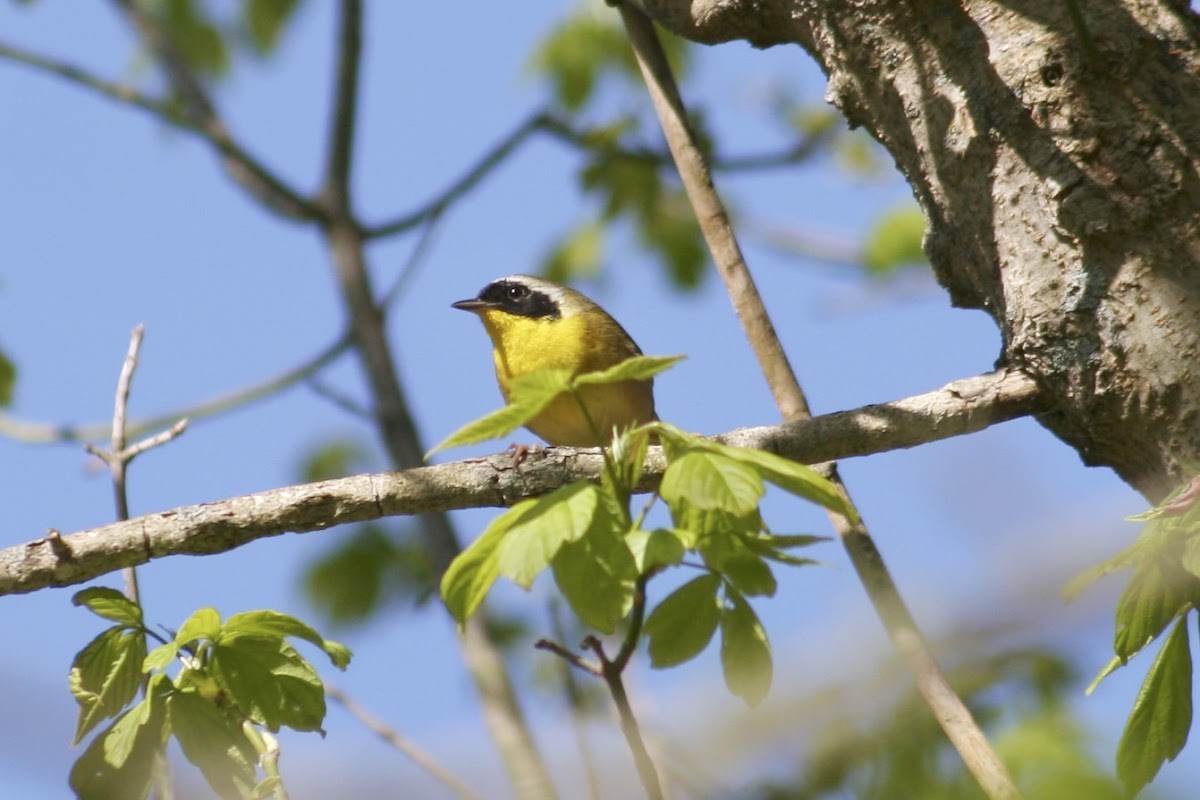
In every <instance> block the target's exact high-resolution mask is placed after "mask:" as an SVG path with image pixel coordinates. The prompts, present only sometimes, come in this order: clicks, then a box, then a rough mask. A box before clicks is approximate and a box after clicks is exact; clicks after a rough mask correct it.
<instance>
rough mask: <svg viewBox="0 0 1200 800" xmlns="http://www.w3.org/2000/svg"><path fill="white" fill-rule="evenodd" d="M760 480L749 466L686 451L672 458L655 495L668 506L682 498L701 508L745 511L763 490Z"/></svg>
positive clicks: (753, 503) (759, 497) (719, 456)
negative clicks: (658, 495) (660, 497)
mask: <svg viewBox="0 0 1200 800" xmlns="http://www.w3.org/2000/svg"><path fill="white" fill-rule="evenodd" d="M764 491H765V490H764V487H763V482H762V479H761V478H760V477H759V476H758V473H757V472H755V471H754V470H753V469H751V468H750V467H748V466H746V465H745V464H743V463H740V462H738V461H734V460H733V459H732V458H728V457H726V456H723V455H720V454H718V453H706V452H702V451H700V450H690V451H688V452H686V453H684V454H683V455H682V456H680V457H679V458H676V459H673V460H672V461H671V463H670V465H669V466H668V467H667V471H666V473H665V474H664V475H663V479H662V484H661V486H660V487H659V494H660V495H662V498H663V499H664V500H666V501H667V503H668V504H670V505H671V506H672V507H675V506H676V505H677V504H679V503H680V502H683V501H686V502H687V503H688V504H689V505H691V506H694V507H695V508H698V509H701V510H703V511H725V512H728V513H730V514H734V515H743V514H748V513H750V512H752V511H754V510H755V509H757V508H758V501H759V500H761V499H762V496H763V493H764Z"/></svg>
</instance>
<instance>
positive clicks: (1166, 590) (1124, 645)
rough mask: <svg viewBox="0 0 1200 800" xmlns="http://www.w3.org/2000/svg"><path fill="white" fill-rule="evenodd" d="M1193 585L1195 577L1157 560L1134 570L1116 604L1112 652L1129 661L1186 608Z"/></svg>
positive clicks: (1193, 590) (1192, 595)
mask: <svg viewBox="0 0 1200 800" xmlns="http://www.w3.org/2000/svg"><path fill="white" fill-rule="evenodd" d="M1195 583H1196V579H1195V578H1193V577H1192V576H1190V575H1188V574H1187V573H1186V572H1183V570H1181V569H1178V568H1172V567H1170V566H1168V565H1167V564H1166V563H1165V562H1164V561H1162V560H1159V559H1154V560H1151V561H1147V562H1146V563H1144V564H1142V565H1141V566H1140V567H1138V568H1137V569H1135V570H1134V572H1133V575H1131V576H1130V577H1129V583H1127V584H1126V585H1125V591H1123V592H1122V593H1121V598H1120V599H1119V600H1118V601H1117V624H1116V636H1115V637H1114V640H1113V651H1114V652H1115V653H1116V654H1117V655H1118V656H1119V657H1120V658H1121V659H1122V660H1125V661H1128V660H1129V659H1130V658H1131V657H1132V656H1133V655H1134V654H1135V653H1137V652H1138V651H1139V650H1141V649H1142V648H1143V647H1145V646H1146V645H1148V644H1150V642H1152V641H1153V640H1154V638H1155V637H1156V636H1158V635H1159V634H1160V633H1162V631H1163V630H1164V629H1165V628H1166V627H1167V625H1169V624H1170V623H1171V620H1173V619H1174V618H1175V617H1176V616H1178V615H1179V614H1181V613H1183V612H1184V611H1185V610H1186V609H1187V608H1188V606H1189V603H1190V602H1191V598H1192V597H1194V596H1195V595H1196V592H1195V586H1194V584H1195ZM1186 584H1193V585H1191V586H1188V585H1186Z"/></svg>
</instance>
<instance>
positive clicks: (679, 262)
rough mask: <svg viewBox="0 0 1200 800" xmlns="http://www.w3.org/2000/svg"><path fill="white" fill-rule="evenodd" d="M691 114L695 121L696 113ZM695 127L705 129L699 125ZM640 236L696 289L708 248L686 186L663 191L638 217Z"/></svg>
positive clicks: (679, 279) (680, 282)
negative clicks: (685, 189) (646, 211)
mask: <svg viewBox="0 0 1200 800" xmlns="http://www.w3.org/2000/svg"><path fill="white" fill-rule="evenodd" d="M691 116H692V117H693V123H695V115H694V114H693V115H691ZM693 130H695V131H696V132H697V133H698V134H701V133H702V131H701V129H700V128H699V127H698V126H695V125H694V127H693ZM710 151H711V149H710ZM638 239H639V240H640V241H641V243H642V244H643V245H644V246H645V247H646V248H647V249H648V250H650V251H651V252H653V253H656V254H657V255H658V256H659V257H660V258H661V259H662V261H663V263H664V265H665V266H666V267H667V273H668V275H669V276H670V278H671V280H672V281H673V282H674V284H675V285H676V286H678V287H679V288H681V289H695V288H696V287H697V286H699V285H700V281H701V280H702V279H703V278H704V276H705V274H706V268H707V266H708V249H707V248H706V246H705V244H704V237H703V235H702V234H701V232H700V226H699V225H698V224H697V223H696V216H695V214H694V212H693V211H692V207H691V204H690V203H689V202H688V199H687V195H686V194H685V193H684V192H683V190H681V189H673V190H668V189H664V190H662V191H661V192H659V195H658V196H657V197H656V198H655V199H654V202H653V206H652V208H651V210H650V211H649V212H648V213H644V214H642V215H641V216H640V217H639V218H638Z"/></svg>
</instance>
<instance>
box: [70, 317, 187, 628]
mask: <svg viewBox="0 0 1200 800" xmlns="http://www.w3.org/2000/svg"><path fill="white" fill-rule="evenodd" d="M145 333H146V328H145V326H143V325H138V326H137V327H136V328H134V329H133V332H132V333H131V334H130V336H129V349H128V350H127V351H126V353H125V360H124V362H122V364H121V374H120V376H119V377H118V378H117V393H116V399H115V400H114V402H113V417H112V434H111V437H110V445H109V447H110V449H108V450H104V449H103V448H100V447H97V446H95V445H92V444H87V445H85V446H84V449H86V450H87V451H88V452H89V453H91V454H92V455H94V456H96V457H97V458H99V459H101V460H102V461H104V463H106V464H107V465H108V470H109V472H110V473H111V475H112V485H113V500H114V502H115V504H116V507H117V519H118V520H119V521H121V522H125V521H127V520H128V519H129V493H128V492H127V491H126V488H125V487H126V484H125V475H126V471H127V470H128V468H129V464H130V462H132V461H133V459H134V457H135V456H137V455H138V454H140V453H144V452H146V451H147V450H149V449H150V448H152V447H157V446H158V445H160V444H164V443H166V442H169V441H171V440H172V439H174V438H175V437H176V436H179V434H181V433H183V431H184V429H185V428H187V420H186V419H182V420H179V422H177V423H175V425H173V426H172V427H171V428H170V429H169V430H165V431H163V432H161V433H158V434H156V435H154V436H150V437H148V438H146V439H142V440H141V441H139V442H135V443H134V444H133V445H130V446H126V431H125V420H126V419H127V417H128V410H129V388H130V386H131V385H132V383H133V373H134V371H135V370H136V369H137V364H138V353H139V352H140V350H141V348H142V338H143V336H144V335H145ZM121 573H122V575H123V577H124V580H125V596H126V597H128V598H129V600H130V601H131V602H132V603H134V604H136V605H139V606H140V605H141V592H140V591H139V590H138V579H137V570H136V569H135V568H134V567H133V566H127V567H124V568H123V569H122V570H121Z"/></svg>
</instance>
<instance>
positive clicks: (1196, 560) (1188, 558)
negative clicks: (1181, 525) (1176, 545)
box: [1180, 535, 1200, 578]
mask: <svg viewBox="0 0 1200 800" xmlns="http://www.w3.org/2000/svg"><path fill="white" fill-rule="evenodd" d="M1180 566H1182V567H1183V568H1184V569H1185V570H1187V572H1188V574H1189V575H1191V576H1192V577H1195V578H1200V536H1197V535H1193V536H1189V537H1188V538H1187V540H1186V541H1185V542H1184V543H1183V554H1182V556H1181V558H1180Z"/></svg>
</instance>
